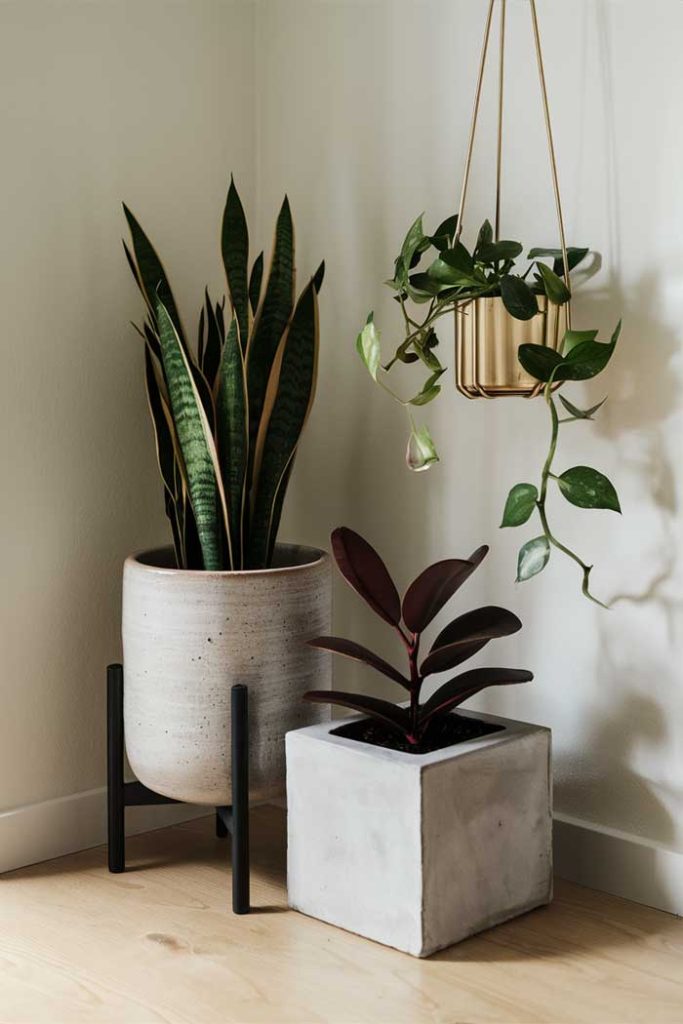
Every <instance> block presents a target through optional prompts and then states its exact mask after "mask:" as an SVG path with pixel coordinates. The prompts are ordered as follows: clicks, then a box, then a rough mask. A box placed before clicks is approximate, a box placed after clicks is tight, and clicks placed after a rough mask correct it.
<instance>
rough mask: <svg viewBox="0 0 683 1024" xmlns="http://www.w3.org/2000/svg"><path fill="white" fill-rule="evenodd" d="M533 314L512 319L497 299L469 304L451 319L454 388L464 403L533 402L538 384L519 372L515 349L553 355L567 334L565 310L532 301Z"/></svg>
mask: <svg viewBox="0 0 683 1024" xmlns="http://www.w3.org/2000/svg"><path fill="white" fill-rule="evenodd" d="M538 310H539V311H538V313H537V314H536V316H534V317H532V318H531V320H516V319H515V318H514V317H513V316H511V315H510V313H508V311H507V309H506V308H505V306H504V305H503V300H502V299H501V298H500V296H495V297H494V298H481V299H473V300H472V302H469V303H467V305H465V306H462V307H461V308H459V309H458V310H457V311H456V314H455V386H456V387H457V389H458V391H460V392H461V394H463V395H466V396H467V398H502V397H503V396H505V395H512V396H516V397H522V398H533V397H534V396H535V395H538V394H539V393H540V392H541V390H542V388H543V385H542V384H540V383H539V382H538V381H537V380H536V379H535V378H534V377H530V376H529V374H528V373H526V372H525V371H524V370H523V369H522V365H521V363H520V362H519V360H518V358H517V350H518V348H519V346H520V345H525V344H530V345H547V346H548V347H549V348H553V349H555V350H556V351H557V350H559V347H560V345H561V343H562V339H563V338H564V334H565V331H566V330H567V305H566V304H565V305H562V306H557V305H555V303H554V302H549V301H548V299H547V297H546V296H545V295H539V296H538Z"/></svg>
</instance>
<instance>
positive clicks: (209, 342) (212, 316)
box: [200, 288, 223, 390]
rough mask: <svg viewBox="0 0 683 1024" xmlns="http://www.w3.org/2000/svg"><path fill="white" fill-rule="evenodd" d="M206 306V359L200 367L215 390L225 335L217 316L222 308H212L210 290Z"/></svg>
mask: <svg viewBox="0 0 683 1024" xmlns="http://www.w3.org/2000/svg"><path fill="white" fill-rule="evenodd" d="M204 304H205V306H206V343H205V347H204V359H203V362H202V363H200V366H201V370H202V373H203V374H204V377H205V378H206V382H207V384H208V385H209V388H210V389H211V390H213V387H214V384H215V383H216V376H217V374H218V366H219V364H220V361H221V351H222V348H223V334H222V331H221V327H220V324H219V322H218V317H217V315H216V314H217V309H219V308H220V307H216V309H214V307H213V306H212V304H211V299H210V298H209V290H208V288H207V289H205V291H204Z"/></svg>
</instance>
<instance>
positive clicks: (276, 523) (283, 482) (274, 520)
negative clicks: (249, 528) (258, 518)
mask: <svg viewBox="0 0 683 1024" xmlns="http://www.w3.org/2000/svg"><path fill="white" fill-rule="evenodd" d="M295 457H296V448H295V449H294V451H293V452H292V456H291V458H290V460H289V462H288V463H287V466H286V467H285V471H284V473H283V474H282V476H281V477H280V483H279V484H278V487H277V491H276V493H275V497H274V498H273V507H272V510H271V513H270V528H269V539H268V550H267V552H266V562H265V564H266V565H272V564H273V556H274V554H275V542H276V540H277V534H278V530H279V529H280V519H281V518H282V506H283V505H284V501H285V495H286V494H287V487H288V486H289V478H290V477H291V475H292V470H293V469H294V459H295Z"/></svg>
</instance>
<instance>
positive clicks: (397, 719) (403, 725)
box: [304, 690, 410, 736]
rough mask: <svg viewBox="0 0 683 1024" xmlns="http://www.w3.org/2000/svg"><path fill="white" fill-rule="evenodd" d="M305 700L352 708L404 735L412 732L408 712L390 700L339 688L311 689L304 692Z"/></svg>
mask: <svg viewBox="0 0 683 1024" xmlns="http://www.w3.org/2000/svg"><path fill="white" fill-rule="evenodd" d="M304 700H310V701H312V702H313V703H315V704H338V705H339V706H340V707H343V708H352V709H353V710H354V711H361V712H362V713H363V714H364V715H369V716H370V718H376V719H377V721H378V722H382V723H383V724H384V725H386V726H388V728H390V729H394V730H396V731H397V732H400V733H401V735H402V736H405V735H406V734H407V733H408V732H410V716H409V715H408V712H407V711H406V710H404V709H403V708H399V707H397V705H396V704H392V703H391V702H390V701H388V700H379V698H377V697H364V696H363V695H362V694H360V693H341V692H340V691H339V690H309V692H308V693H305V694H304Z"/></svg>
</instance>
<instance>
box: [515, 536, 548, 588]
mask: <svg viewBox="0 0 683 1024" xmlns="http://www.w3.org/2000/svg"><path fill="white" fill-rule="evenodd" d="M549 558H550V541H549V540H548V538H547V537H545V536H543V537H534V539H533V540H528V541H527V542H526V544H523V545H522V547H521V548H520V549H519V554H518V556H517V583H523V582H524V580H530V579H531V577H532V576H536V575H537V574H538V573H539V572H541V571H542V570H543V569H545V567H546V565H547V564H548V559H549Z"/></svg>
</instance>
